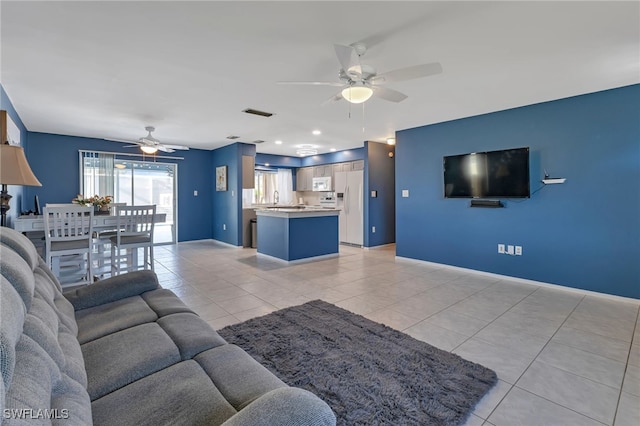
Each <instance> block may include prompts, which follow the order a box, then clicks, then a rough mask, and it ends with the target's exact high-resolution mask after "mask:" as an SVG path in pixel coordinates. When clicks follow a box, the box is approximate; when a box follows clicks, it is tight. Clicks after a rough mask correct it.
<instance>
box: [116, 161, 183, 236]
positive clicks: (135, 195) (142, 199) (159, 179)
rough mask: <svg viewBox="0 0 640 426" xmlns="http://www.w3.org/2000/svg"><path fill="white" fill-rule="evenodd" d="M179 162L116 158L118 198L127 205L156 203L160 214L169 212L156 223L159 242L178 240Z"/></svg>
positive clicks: (117, 199)
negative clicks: (152, 161)
mask: <svg viewBox="0 0 640 426" xmlns="http://www.w3.org/2000/svg"><path fill="white" fill-rule="evenodd" d="M176 169H177V165H176V164H170V163H147V162H142V161H131V160H116V161H115V170H114V172H115V179H114V184H115V188H114V198H115V202H116V203H127V205H133V206H135V205H147V204H155V205H156V212H157V213H164V214H166V215H167V220H166V221H165V222H163V223H156V225H155V230H154V238H153V240H154V242H155V243H156V244H162V243H175V242H176V238H177V235H176V225H177V221H176V210H177V209H176V202H175V200H176V176H177V173H176Z"/></svg>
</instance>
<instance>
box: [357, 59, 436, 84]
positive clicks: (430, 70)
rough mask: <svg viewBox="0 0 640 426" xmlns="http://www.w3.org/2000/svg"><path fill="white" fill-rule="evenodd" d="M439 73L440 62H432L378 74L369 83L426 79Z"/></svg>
mask: <svg viewBox="0 0 640 426" xmlns="http://www.w3.org/2000/svg"><path fill="white" fill-rule="evenodd" d="M441 72H442V65H440V62H432V63H429V64H422V65H414V66H412V67H406V68H400V69H397V70H393V71H389V72H385V73H383V74H378V75H376V76H375V77H373V78H371V79H370V80H369V82H370V83H374V84H380V83H391V82H395V81H405V80H413V79H414V78H422V77H428V76H430V75H435V74H440V73H441Z"/></svg>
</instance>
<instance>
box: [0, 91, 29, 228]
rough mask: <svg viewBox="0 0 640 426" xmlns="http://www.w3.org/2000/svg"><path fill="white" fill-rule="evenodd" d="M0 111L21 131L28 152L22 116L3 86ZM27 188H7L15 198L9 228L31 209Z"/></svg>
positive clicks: (10, 212)
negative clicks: (26, 197)
mask: <svg viewBox="0 0 640 426" xmlns="http://www.w3.org/2000/svg"><path fill="white" fill-rule="evenodd" d="M0 110H4V111H7V114H8V115H9V117H11V120H13V122H14V123H15V125H16V126H17V127H18V129H20V145H21V146H22V147H23V148H24V149H25V150H26V147H27V144H28V140H27V139H28V138H27V129H26V127H25V126H24V124H23V123H22V120H21V119H20V116H19V115H18V113H17V112H16V110H15V108H14V107H13V103H12V102H11V99H9V96H8V95H7V93H6V92H5V91H4V87H2V84H0ZM3 142H4V141H0V143H3ZM27 161H29V160H27ZM34 174H35V175H36V177H38V174H37V173H34ZM25 188H26V187H23V186H16V185H9V186H7V192H8V193H9V195H11V196H12V197H13V198H12V199H11V201H10V203H9V206H10V209H9V211H8V212H7V226H9V227H10V226H11V223H12V222H13V219H15V218H16V217H18V216H20V212H21V211H23V210H25V211H26V210H29V209H30V208H29V204H28V202H26V201H25V195H24V194H25Z"/></svg>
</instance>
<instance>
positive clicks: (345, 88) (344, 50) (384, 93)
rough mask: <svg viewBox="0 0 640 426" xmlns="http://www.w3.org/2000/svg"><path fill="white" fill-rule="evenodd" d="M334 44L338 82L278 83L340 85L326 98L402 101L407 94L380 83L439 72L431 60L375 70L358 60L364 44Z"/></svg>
mask: <svg viewBox="0 0 640 426" xmlns="http://www.w3.org/2000/svg"><path fill="white" fill-rule="evenodd" d="M334 48H335V51H336V56H337V57H338V62H339V63H340V66H341V68H340V71H339V73H338V78H339V79H340V81H341V82H330V81H280V82H278V84H299V85H314V86H335V87H341V89H340V91H339V92H338V93H336V94H335V95H333V96H332V97H331V98H329V99H328V100H327V101H328V102H330V101H339V100H342V99H344V100H346V101H349V102H351V103H354V104H359V103H363V102H366V101H367V100H369V98H371V96H376V97H378V98H380V99H384V100H386V101H391V102H401V101H403V100H405V99H406V98H407V95H405V94H404V93H401V92H398V91H397V90H393V89H389V88H388V87H382V85H384V84H386V83H393V82H397V81H406V80H414V79H416V78H422V77H428V76H430V75H435V74H440V73H441V72H442V65H440V63H439V62H431V63H428V64H421V65H414V66H411V67H406V68H400V69H397V70H393V71H388V72H385V73H382V74H378V73H377V72H376V70H375V68H373V67H372V66H369V65H366V64H363V63H361V61H360V58H361V57H362V55H364V54H365V52H366V51H367V47H366V46H365V45H364V44H362V43H355V44H353V45H351V46H343V45H340V44H335V45H334Z"/></svg>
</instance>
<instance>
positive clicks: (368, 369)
mask: <svg viewBox="0 0 640 426" xmlns="http://www.w3.org/2000/svg"><path fill="white" fill-rule="evenodd" d="M218 333H220V335H221V336H222V337H223V338H224V339H225V340H226V341H227V342H229V343H233V344H236V345H238V346H240V347H241V348H242V349H244V350H245V351H247V352H248V353H249V354H251V356H253V357H254V358H255V359H256V360H258V361H259V362H260V363H261V364H262V365H264V366H265V367H267V368H268V369H269V370H271V371H272V372H273V373H274V374H275V375H276V376H278V377H279V378H280V379H281V380H283V381H284V382H285V383H287V384H288V385H290V386H297V387H300V388H303V389H307V390H308V391H310V392H313V393H314V394H316V395H318V396H319V397H320V398H322V399H323V400H324V401H325V402H327V404H329V406H331V408H332V409H333V411H334V412H335V413H336V417H337V419H338V424H339V425H368V426H369V425H460V424H463V423H464V422H465V420H466V418H467V417H468V416H469V414H470V413H471V411H472V410H473V408H474V406H475V405H476V403H477V402H478V401H479V400H480V399H481V398H482V396H483V395H484V394H485V393H486V392H487V391H488V390H489V389H491V387H492V386H493V385H494V384H495V383H496V382H497V380H498V379H497V376H496V373H495V372H494V371H493V370H490V369H488V368H486V367H483V366H482V365H479V364H474V363H472V362H469V361H467V360H465V359H463V358H460V357H459V356H458V355H455V354H452V353H450V352H446V351H443V350H441V349H438V348H435V347H433V346H431V345H428V344H427V343H424V342H421V341H419V340H416V339H414V338H412V337H411V336H408V335H407V334H404V333H402V332H399V331H397V330H394V329H392V328H389V327H387V326H385V325H383V324H379V323H376V322H373V321H370V320H368V319H366V318H364V317H362V316H360V315H356V314H354V313H352V312H349V311H346V310H344V309H342V308H339V307H337V306H335V305H332V304H330V303H326V302H323V301H320V300H314V301H311V302H308V303H305V304H303V305H300V306H294V307H291V308H286V309H282V310H280V311H276V312H273V313H271V314H268V315H265V316H263V317H259V318H253V319H251V320H248V321H245V322H243V323H241V324H235V325H231V326H228V327H225V328H223V329H222V330H219V331H218Z"/></svg>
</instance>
